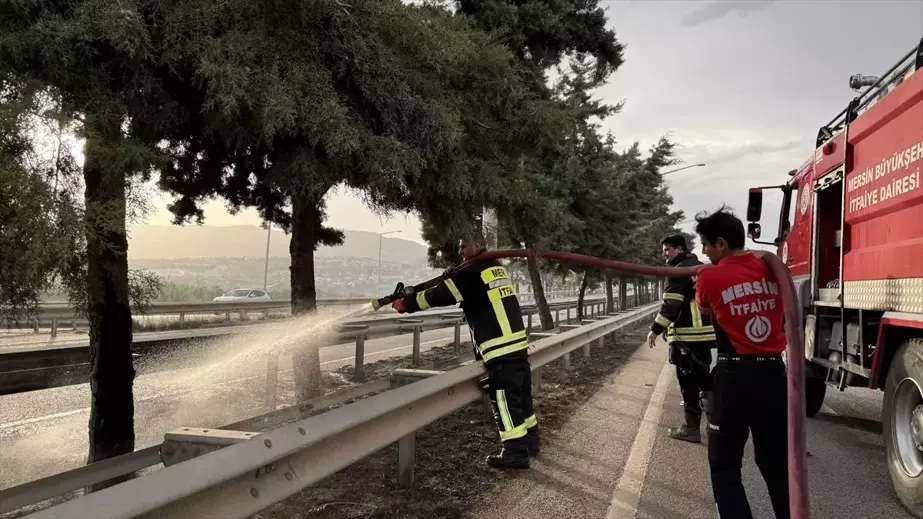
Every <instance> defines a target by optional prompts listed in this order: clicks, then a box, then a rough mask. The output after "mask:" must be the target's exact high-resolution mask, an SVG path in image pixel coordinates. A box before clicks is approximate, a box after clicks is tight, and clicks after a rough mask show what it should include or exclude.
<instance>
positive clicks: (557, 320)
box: [554, 308, 561, 326]
mask: <svg viewBox="0 0 923 519" xmlns="http://www.w3.org/2000/svg"><path fill="white" fill-rule="evenodd" d="M559 324H561V310H560V309H558V308H555V309H554V325H555V326H557V325H559Z"/></svg>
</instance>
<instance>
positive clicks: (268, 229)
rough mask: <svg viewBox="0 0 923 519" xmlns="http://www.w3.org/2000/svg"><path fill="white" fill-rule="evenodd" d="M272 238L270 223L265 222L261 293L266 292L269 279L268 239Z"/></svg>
mask: <svg viewBox="0 0 923 519" xmlns="http://www.w3.org/2000/svg"><path fill="white" fill-rule="evenodd" d="M271 237H272V222H270V221H267V222H266V264H265V265H264V267H263V292H265V291H266V280H267V279H268V278H269V239H270V238H271Z"/></svg>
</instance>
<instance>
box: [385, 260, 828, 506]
mask: <svg viewBox="0 0 923 519" xmlns="http://www.w3.org/2000/svg"><path fill="white" fill-rule="evenodd" d="M529 254H530V251H529V249H510V250H494V251H487V252H484V253H481V254H479V255H478V257H477V260H478V261H481V260H488V259H503V258H525V257H528V256H529ZM757 254H758V255H760V256H761V257H762V259H763V261H765V262H766V264H767V265H769V269H770V270H771V271H772V273H773V275H775V277H776V280H777V281H778V282H779V290H780V292H781V296H782V301H783V304H784V307H785V336H786V339H787V342H788V350H787V357H788V360H787V369H788V485H789V496H790V497H789V503H790V504H789V509H790V513H791V517H792V519H809V518H810V506H809V502H808V458H807V447H806V440H805V425H804V405H805V404H804V363H803V362H800V360H801V359H803V358H804V330H803V327H802V323H801V305H800V304H799V303H798V298H797V297H796V294H795V284H794V282H793V281H792V276H791V273H790V272H789V270H788V267H786V266H785V264H784V263H783V262H782V260H780V259H779V258H778V257H777V256H776V255H774V254H769V253H762V252H757ZM541 256H542V257H544V258H547V259H551V260H555V261H560V262H563V263H572V264H578V265H583V266H586V267H593V268H598V269H601V270H617V271H619V272H625V273H630V274H640V275H646V276H656V277H668V276H670V277H678V276H682V277H685V276H690V277H691V276H694V275H695V274H696V273H697V272H698V271H699V270H700V269H702V268H708V266H706V265H699V266H695V267H679V268H677V267H652V266H649V265H636V264H634V263H626V262H624V261H615V260H608V259H602V258H596V257H593V256H586V255H583V254H572V253H569V252H559V251H544V252H542V253H541ZM472 261H473V260H470V261H466V262H464V263H462V264H461V265H459V266H458V267H456V268H455V269H453V270H461V269H464V268H465V267H466V266H468V265H469V264H470V263H471V262H472ZM446 277H448V274H443V275H441V276H439V277H437V278H434V279H431V280H429V281H426V282H424V283H421V284H419V285H416V286H414V287H413V291H414V292H419V291H421V290H425V289H427V288H430V287H433V286H435V285H437V284H438V283H439V282H440V281H442V280H443V279H445V278H446ZM399 297H402V295H401V294H397V293H396V294H393V295H391V296H387V297H383V298H381V299H379V300H377V301H374V302H373V306H374V307H375V309H376V310H377V309H378V308H379V307H381V306H385V305H388V304H391V303H392V302H394V300H396V299H398V298H399Z"/></svg>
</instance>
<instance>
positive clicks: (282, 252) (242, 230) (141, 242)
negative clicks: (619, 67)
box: [128, 225, 426, 264]
mask: <svg viewBox="0 0 923 519" xmlns="http://www.w3.org/2000/svg"><path fill="white" fill-rule="evenodd" d="M345 232H346V241H345V243H344V244H343V245H341V246H339V247H320V248H319V249H318V250H317V252H316V253H315V254H316V255H317V256H318V257H322V258H323V257H328V258H329V257H345V258H368V259H374V260H377V259H378V240H379V235H378V234H376V233H373V232H366V231H345ZM290 239H291V236H290V235H286V234H285V233H283V232H282V231H280V230H279V229H273V231H272V237H271V239H270V242H269V255H270V256H271V257H288V255H289V252H288V245H289V241H290ZM128 256H129V259H130V260H140V259H159V258H163V259H181V258H263V257H265V256H266V230H265V229H262V228H260V227H257V226H255V225H237V226H231V227H215V226H208V225H186V226H182V227H180V226H160V225H137V226H134V227H133V228H132V229H131V231H130V234H129V240H128ZM381 260H382V261H383V262H391V263H408V264H425V263H426V247H425V246H423V245H420V244H419V243H416V242H413V241H409V240H402V239H400V238H392V237H388V236H385V237H384V238H383V240H382V243H381Z"/></svg>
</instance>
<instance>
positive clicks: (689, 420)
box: [669, 412, 702, 443]
mask: <svg viewBox="0 0 923 519" xmlns="http://www.w3.org/2000/svg"><path fill="white" fill-rule="evenodd" d="M685 415H686V423H684V424H683V425H680V426H679V427H673V428H671V429H670V432H669V434H670V438H673V439H675V440H682V441H686V442H690V443H702V432H701V431H700V430H699V425H700V423H701V419H702V415H700V414H693V413H688V412H687V413H685Z"/></svg>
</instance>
